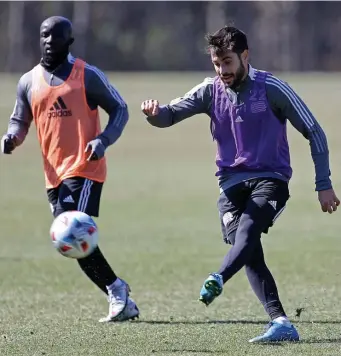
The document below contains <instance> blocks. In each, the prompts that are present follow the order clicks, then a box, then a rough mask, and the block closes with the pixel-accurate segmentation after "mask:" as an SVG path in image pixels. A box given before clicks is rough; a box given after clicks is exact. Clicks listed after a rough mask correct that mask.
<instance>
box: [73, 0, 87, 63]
mask: <svg viewBox="0 0 341 356" xmlns="http://www.w3.org/2000/svg"><path fill="white" fill-rule="evenodd" d="M90 11H91V2H89V1H75V2H74V3H73V19H72V21H73V26H74V34H75V37H76V38H77V41H75V45H74V49H75V52H76V53H77V56H79V57H83V58H84V57H85V56H86V47H87V42H88V41H87V34H88V31H89V25H90Z"/></svg>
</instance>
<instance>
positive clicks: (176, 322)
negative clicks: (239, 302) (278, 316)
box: [135, 320, 341, 325]
mask: <svg viewBox="0 0 341 356" xmlns="http://www.w3.org/2000/svg"><path fill="white" fill-rule="evenodd" d="M135 323H144V324H152V325H153V324H155V325H181V324H182V325H206V324H242V325H243V324H245V325H266V323H267V321H266V320H207V321H200V320H193V321H192V320H183V321H181V320H136V321H135ZM294 323H295V324H296V325H299V324H326V325H328V324H330V325H333V324H334V325H335V324H336V325H341V320H302V321H300V320H297V321H294Z"/></svg>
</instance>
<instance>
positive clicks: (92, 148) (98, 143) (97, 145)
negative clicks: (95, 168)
mask: <svg viewBox="0 0 341 356" xmlns="http://www.w3.org/2000/svg"><path fill="white" fill-rule="evenodd" d="M105 149H106V147H105V146H104V144H103V142H102V140H101V139H100V138H95V139H94V140H92V141H90V142H89V143H88V144H87V145H86V148H85V152H90V155H89V157H88V159H87V161H97V160H99V159H101V158H102V157H104V153H105Z"/></svg>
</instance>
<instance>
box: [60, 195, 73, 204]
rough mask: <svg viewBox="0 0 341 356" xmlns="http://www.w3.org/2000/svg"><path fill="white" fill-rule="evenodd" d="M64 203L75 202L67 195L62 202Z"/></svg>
mask: <svg viewBox="0 0 341 356" xmlns="http://www.w3.org/2000/svg"><path fill="white" fill-rule="evenodd" d="M63 202H64V203H74V202H75V201H74V200H73V198H72V196H71V195H68V196H67V197H66V198H65V199H64V200H63Z"/></svg>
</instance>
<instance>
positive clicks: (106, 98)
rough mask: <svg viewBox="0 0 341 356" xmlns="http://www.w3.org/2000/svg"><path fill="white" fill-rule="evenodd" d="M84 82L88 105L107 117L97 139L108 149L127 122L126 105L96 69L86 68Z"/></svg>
mask: <svg viewBox="0 0 341 356" xmlns="http://www.w3.org/2000/svg"><path fill="white" fill-rule="evenodd" d="M85 82H86V96H87V99H88V103H89V105H90V106H93V107H97V106H99V107H101V108H102V109H103V110H104V111H105V112H106V113H107V114H108V115H109V120H108V124H107V125H106V127H105V129H104V130H103V132H102V133H101V134H100V135H99V136H98V137H97V138H98V139H100V140H101V141H102V143H103V145H104V146H105V147H108V146H110V145H112V144H113V143H115V142H116V141H117V139H118V138H119V137H120V136H121V134H122V132H123V130H124V128H125V126H126V124H127V122H128V118H129V114H128V107H127V104H126V103H125V101H124V100H123V99H122V97H121V95H120V94H119V93H118V91H117V90H116V89H115V88H114V87H113V86H112V85H111V84H110V83H109V81H108V79H107V77H106V76H105V75H104V73H103V72H102V71H100V70H99V69H98V68H96V67H94V66H87V67H86V72H85Z"/></svg>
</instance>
